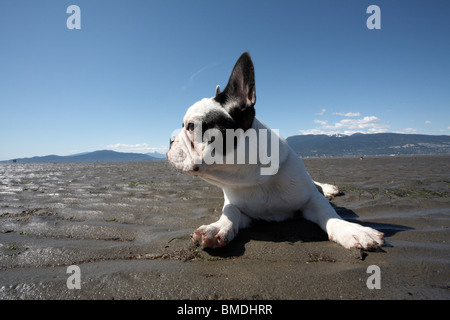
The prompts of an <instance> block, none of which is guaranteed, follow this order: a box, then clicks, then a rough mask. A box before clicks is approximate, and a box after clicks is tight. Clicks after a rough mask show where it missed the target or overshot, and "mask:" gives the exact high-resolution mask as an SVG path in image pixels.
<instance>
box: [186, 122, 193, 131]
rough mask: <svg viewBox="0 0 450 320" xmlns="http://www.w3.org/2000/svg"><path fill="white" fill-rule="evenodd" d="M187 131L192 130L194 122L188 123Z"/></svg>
mask: <svg viewBox="0 0 450 320" xmlns="http://www.w3.org/2000/svg"><path fill="white" fill-rule="evenodd" d="M186 130H187V131H194V124H193V123H192V122H190V123H188V125H187V127H186Z"/></svg>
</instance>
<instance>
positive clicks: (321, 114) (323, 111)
mask: <svg viewBox="0 0 450 320" xmlns="http://www.w3.org/2000/svg"><path fill="white" fill-rule="evenodd" d="M325 112H327V109H322V110H321V111H320V112H318V113H316V115H317V116H323V115H324V114H325Z"/></svg>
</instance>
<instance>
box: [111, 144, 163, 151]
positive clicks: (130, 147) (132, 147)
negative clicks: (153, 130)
mask: <svg viewBox="0 0 450 320" xmlns="http://www.w3.org/2000/svg"><path fill="white" fill-rule="evenodd" d="M106 149H109V150H113V151H119V152H135V153H149V152H159V153H166V152H167V147H151V146H150V145H149V144H148V143H137V144H125V143H115V144H109V145H107V146H106Z"/></svg>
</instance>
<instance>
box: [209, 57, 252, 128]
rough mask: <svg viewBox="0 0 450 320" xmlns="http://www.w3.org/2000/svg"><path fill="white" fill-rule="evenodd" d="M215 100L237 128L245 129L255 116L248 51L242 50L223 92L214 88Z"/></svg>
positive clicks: (250, 60) (249, 125)
mask: <svg viewBox="0 0 450 320" xmlns="http://www.w3.org/2000/svg"><path fill="white" fill-rule="evenodd" d="M215 100H216V101H217V102H219V103H220V104H221V105H222V106H223V107H224V108H225V110H226V111H227V112H228V113H229V114H230V115H231V117H232V118H233V119H234V120H235V122H236V125H237V127H238V128H242V129H244V130H247V129H248V128H250V127H251V125H252V123H253V119H254V117H255V108H254V105H255V102H256V90H255V70H254V67H253V62H252V59H251V58H250V54H249V53H248V52H244V53H243V54H242V55H241V57H240V58H239V59H238V61H237V62H236V64H235V66H234V68H233V71H232V72H231V76H230V79H229V80H228V84H227V86H226V87H225V90H223V92H220V90H216V97H215Z"/></svg>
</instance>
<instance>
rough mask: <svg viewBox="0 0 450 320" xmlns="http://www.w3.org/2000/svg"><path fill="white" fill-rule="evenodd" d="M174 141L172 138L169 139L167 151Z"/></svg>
mask: <svg viewBox="0 0 450 320" xmlns="http://www.w3.org/2000/svg"><path fill="white" fill-rule="evenodd" d="M174 141H175V138H174V137H172V138H170V141H169V149H170V147H172V143H173V142H174Z"/></svg>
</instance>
